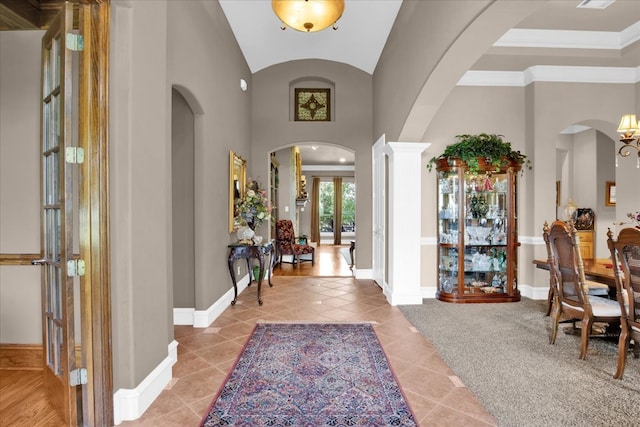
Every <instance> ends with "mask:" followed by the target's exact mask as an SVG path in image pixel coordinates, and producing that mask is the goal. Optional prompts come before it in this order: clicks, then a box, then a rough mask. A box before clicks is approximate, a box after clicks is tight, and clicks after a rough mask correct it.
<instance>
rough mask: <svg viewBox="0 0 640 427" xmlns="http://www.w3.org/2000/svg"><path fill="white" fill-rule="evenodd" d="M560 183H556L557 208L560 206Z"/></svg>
mask: <svg viewBox="0 0 640 427" xmlns="http://www.w3.org/2000/svg"><path fill="white" fill-rule="evenodd" d="M560 200H561V198H560V181H556V206H560Z"/></svg>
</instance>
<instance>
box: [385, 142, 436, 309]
mask: <svg viewBox="0 0 640 427" xmlns="http://www.w3.org/2000/svg"><path fill="white" fill-rule="evenodd" d="M430 145H431V144H428V143H419V142H389V143H387V145H386V146H385V150H384V151H385V153H386V154H387V156H388V158H389V165H388V166H389V169H388V171H389V176H388V189H389V194H388V197H387V206H388V212H389V218H388V219H389V222H388V224H389V226H388V234H387V242H388V249H389V251H388V256H389V258H388V260H387V261H388V262H387V266H388V278H389V282H388V287H387V289H385V290H384V291H385V296H386V297H387V300H388V301H389V303H390V304H391V305H399V304H422V294H421V284H420V267H421V266H420V253H421V250H422V247H421V237H422V233H421V218H422V179H421V177H422V171H421V165H422V161H421V160H422V152H423V151H424V150H425V149H427V148H428V147H429V146H430Z"/></svg>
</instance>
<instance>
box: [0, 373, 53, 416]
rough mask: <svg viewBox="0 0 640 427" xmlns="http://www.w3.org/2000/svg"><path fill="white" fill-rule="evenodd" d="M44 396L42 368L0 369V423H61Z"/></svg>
mask: <svg viewBox="0 0 640 427" xmlns="http://www.w3.org/2000/svg"><path fill="white" fill-rule="evenodd" d="M64 425H65V423H64V420H63V419H62V418H61V417H60V416H59V415H58V413H57V412H56V411H55V409H54V408H53V406H51V404H50V403H49V401H48V400H47V398H46V396H45V390H44V385H43V374H42V371H41V370H28V371H26V370H8V369H3V370H0V426H12V427H14V426H15V427H17V426H24V427H27V426H29V427H44V426H47V427H49V426H51V427H56V426H64Z"/></svg>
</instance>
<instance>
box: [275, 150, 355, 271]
mask: <svg viewBox="0 0 640 427" xmlns="http://www.w3.org/2000/svg"><path fill="white" fill-rule="evenodd" d="M269 157H270V162H271V171H270V175H271V176H270V179H269V182H270V183H271V186H272V191H271V192H270V200H271V202H272V205H273V206H274V209H273V217H274V221H275V220H277V219H290V220H291V221H292V222H293V224H294V230H295V233H296V236H299V237H302V238H303V239H306V241H307V242H308V244H310V245H313V246H315V247H316V262H315V266H314V267H312V266H311V265H310V264H309V265H305V264H301V265H299V266H297V267H293V266H292V265H290V264H287V262H286V260H285V262H283V263H281V264H279V265H278V267H279V269H278V268H277V269H276V274H278V273H280V274H286V275H292V274H293V275H298V276H352V275H353V264H354V261H355V253H354V252H353V251H350V247H351V242H353V241H355V235H356V227H357V224H356V221H355V218H356V208H357V198H356V188H355V173H356V155H355V152H354V151H353V150H351V149H348V148H346V147H344V146H341V145H337V144H331V143H327V142H311V141H305V142H299V143H296V144H289V145H285V146H281V147H278V148H276V149H275V150H273V151H271V152H270V153H269ZM274 174H277V179H276V177H275V176H274ZM300 180H302V185H301V184H300V182H297V181H300ZM276 182H277V188H276V189H275V191H274V189H273V185H274V184H275V183H276ZM315 186H318V189H317V190H315ZM301 188H302V189H303V192H304V194H300V189H301ZM336 188H339V189H340V191H339V194H338V193H337V192H335V189H336ZM314 191H317V194H318V199H317V200H316V201H315V203H314V201H313V192H314ZM334 194H337V195H338V197H339V199H340V203H339V206H340V208H339V210H336V206H335V203H334V202H333V200H335V198H334ZM314 214H315V215H316V218H317V220H316V221H317V222H314V221H313V220H312V216H313V215H314ZM314 227H315V231H314V230H313V228H314ZM271 235H272V238H276V232H275V226H274V227H273V229H272V233H271ZM336 239H337V240H336ZM352 253H353V260H352ZM281 260H282V259H278V261H281ZM278 270H280V271H278Z"/></svg>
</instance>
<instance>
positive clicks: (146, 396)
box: [113, 340, 178, 425]
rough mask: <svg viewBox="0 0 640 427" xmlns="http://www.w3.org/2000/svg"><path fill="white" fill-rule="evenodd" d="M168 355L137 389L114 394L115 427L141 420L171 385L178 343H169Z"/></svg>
mask: <svg viewBox="0 0 640 427" xmlns="http://www.w3.org/2000/svg"><path fill="white" fill-rule="evenodd" d="M167 353H168V354H167V357H166V358H165V359H164V360H163V361H162V362H160V364H159V365H158V366H156V368H155V369H154V370H153V371H151V373H150V374H149V375H147V377H146V378H145V379H144V380H142V382H141V383H140V384H138V386H137V387H136V388H134V389H123V388H121V389H118V390H117V391H116V392H115V393H114V394H113V420H114V424H115V425H119V424H120V423H122V421H131V420H135V419H138V418H140V417H141V416H142V414H144V411H146V410H147V409H148V408H149V406H151V404H152V403H153V401H154V400H156V398H157V397H158V396H159V395H160V393H162V390H163V389H164V388H165V387H166V386H167V384H169V381H171V378H172V370H171V368H172V367H173V365H174V364H175V363H176V362H177V361H178V342H177V341H175V340H174V341H172V342H171V343H169V346H168V350H167Z"/></svg>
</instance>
